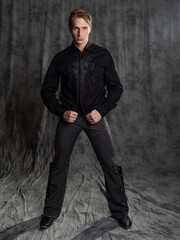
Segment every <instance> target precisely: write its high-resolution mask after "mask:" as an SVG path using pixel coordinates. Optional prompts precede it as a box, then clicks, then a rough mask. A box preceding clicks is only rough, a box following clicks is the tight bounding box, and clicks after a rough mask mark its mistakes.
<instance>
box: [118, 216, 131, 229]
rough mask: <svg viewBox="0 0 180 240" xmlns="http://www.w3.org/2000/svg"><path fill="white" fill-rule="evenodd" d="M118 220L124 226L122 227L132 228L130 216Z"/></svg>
mask: <svg viewBox="0 0 180 240" xmlns="http://www.w3.org/2000/svg"><path fill="white" fill-rule="evenodd" d="M116 220H117V221H118V223H119V225H120V226H121V227H122V228H126V229H128V228H130V227H131V225H132V221H131V219H130V218H129V216H124V217H122V218H116Z"/></svg>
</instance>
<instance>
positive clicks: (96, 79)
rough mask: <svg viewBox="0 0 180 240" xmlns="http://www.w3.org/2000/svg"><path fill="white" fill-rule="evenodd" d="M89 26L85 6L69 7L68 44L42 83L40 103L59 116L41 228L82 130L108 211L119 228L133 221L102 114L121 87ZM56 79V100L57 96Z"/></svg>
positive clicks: (57, 208) (59, 200)
mask: <svg viewBox="0 0 180 240" xmlns="http://www.w3.org/2000/svg"><path fill="white" fill-rule="evenodd" d="M91 26H92V18H91V16H90V14H89V13H88V12H87V11H85V10H82V9H76V10H74V11H73V12H71V14H70V17H69V30H70V32H71V34H72V38H73V41H72V44H71V45H70V46H69V47H67V48H65V49H64V50H62V51H60V52H59V53H57V54H56V55H55V56H54V58H53V59H52V62H51V64H50V66H49V69H48V71H47V74H46V76H45V80H44V82H43V85H42V89H41V96H42V99H43V102H44V104H45V105H46V107H47V108H48V110H49V111H50V112H51V113H53V114H55V115H56V116H58V117H59V121H58V125H57V129H56V137H55V155H54V158H53V161H52V163H50V170H49V178H48V184H47V192H46V198H45V205H44V213H43V215H42V218H41V222H40V228H41V229H47V228H48V227H49V226H50V225H51V224H52V223H53V221H54V219H56V218H58V216H59V214H60V212H61V208H62V204H63V199H64V193H65V187H66V180H67V174H68V167H69V161H70V156H71V153H72V150H73V147H74V145H75V142H76V140H77V137H78V135H79V134H80V132H81V131H82V130H84V131H85V133H86V134H87V136H88V138H89V140H90V142H91V144H92V146H93V148H94V150H95V153H96V155H97V159H98V160H99V162H100V164H101V166H102V170H103V173H104V177H105V187H106V197H107V201H108V205H109V209H110V211H111V214H112V217H113V218H115V219H117V221H118V223H119V225H120V226H121V227H123V228H129V227H130V226H131V224H132V222H131V220H130V218H129V216H128V205H127V197H126V194H125V188H124V183H123V175H122V169H121V167H120V166H116V165H115V163H114V148H113V143H112V139H111V133H110V130H109V127H108V123H107V120H106V117H105V115H106V114H107V113H108V112H109V111H111V110H112V109H113V108H114V107H115V106H116V105H117V102H118V100H119V99H120V96H121V94H122V91H123V88H122V85H121V83H120V81H119V78H118V74H117V72H116V70H115V66H114V62H113V58H112V56H111V54H110V52H109V51H108V50H107V49H105V48H103V47H100V46H98V45H95V44H94V43H92V42H90V41H89V34H90V32H91ZM60 80H61V81H60ZM59 81H60V82H61V89H60V97H59V100H60V101H59V100H58V99H57V98H56V92H57V89H58V85H59ZM105 87H106V88H107V93H108V94H107V96H106V89H105Z"/></svg>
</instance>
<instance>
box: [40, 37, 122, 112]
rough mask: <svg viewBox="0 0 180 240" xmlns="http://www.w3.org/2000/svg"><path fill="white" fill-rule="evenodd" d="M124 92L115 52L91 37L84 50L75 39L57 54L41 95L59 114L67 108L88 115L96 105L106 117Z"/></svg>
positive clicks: (52, 109) (49, 107) (51, 108)
mask: <svg viewBox="0 0 180 240" xmlns="http://www.w3.org/2000/svg"><path fill="white" fill-rule="evenodd" d="M59 82H60V96H59V99H57V98H56V92H57V90H58V85H59ZM122 92H123V87H122V84H121V83H120V80H119V77H118V74H117V71H116V69H115V65H114V61H113V58H112V55H111V53H110V52H109V51H108V50H107V49H106V48H103V47H100V46H98V45H96V44H94V43H92V42H90V41H89V42H88V43H87V44H86V46H85V49H84V50H83V52H81V51H80V50H79V49H78V48H77V47H76V46H75V44H74V43H73V42H72V44H71V45H70V46H69V47H67V48H65V49H64V50H62V51H60V52H59V53H57V54H56V55H55V56H54V58H53V59H52V61H51V63H50V66H49V68H48V71H47V73H46V76H45V79H44V82H43V84H42V89H41V96H42V99H43V102H44V104H45V106H46V107H47V108H48V110H49V111H50V112H51V113H53V114H55V115H57V116H59V117H62V116H63V114H64V112H65V111H66V110H72V111H76V112H78V113H80V112H81V113H83V114H84V115H86V114H87V113H90V112H91V111H92V110H95V109H96V110H97V111H98V112H99V113H100V114H101V116H102V117H104V116H105V115H106V114H107V113H108V112H109V111H110V110H112V109H113V108H114V107H115V106H116V105H117V102H118V101H119V99H120V97H121V94H122ZM106 93H107V94H106Z"/></svg>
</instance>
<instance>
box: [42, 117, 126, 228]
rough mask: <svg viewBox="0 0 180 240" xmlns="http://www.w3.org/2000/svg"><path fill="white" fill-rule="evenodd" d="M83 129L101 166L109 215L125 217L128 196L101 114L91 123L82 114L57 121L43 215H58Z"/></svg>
mask: <svg viewBox="0 0 180 240" xmlns="http://www.w3.org/2000/svg"><path fill="white" fill-rule="evenodd" d="M82 129H83V130H84V131H85V132H86V134H87V136H88V138H89V139H90V141H91V143H92V146H93V148H94V150H95V152H96V155H97V158H98V160H99V162H100V164H101V166H102V170H103V173H104V177H105V186H106V196H107V200H108V204H109V208H110V211H111V214H112V216H113V217H117V218H122V217H124V216H127V215H128V205H127V198H126V194H125V190H124V187H123V184H122V179H121V177H120V174H119V172H118V171H117V168H116V166H115V165H114V149H113V144H112V139H111V134H110V130H109V127H108V123H107V121H106V118H105V117H104V118H103V119H101V120H100V121H99V122H98V123H96V124H93V125H91V124H89V122H88V121H87V120H86V118H85V117H84V116H82V115H79V116H78V118H77V120H76V121H75V122H74V123H66V122H64V120H59V123H58V126H57V130H56V138H55V156H54V159H53V162H52V163H51V165H50V173H49V180H48V186H47V193H46V199H45V206H44V215H45V216H51V217H52V218H57V217H58V216H59V214H60V211H61V208H62V203H63V199H64V192H65V187H66V180H67V173H68V167H69V160H70V156H71V153H72V150H73V147H74V144H75V142H76V139H77V137H78V135H79V133H80V132H81V130H82ZM50 220H51V221H50V223H52V219H50ZM41 225H42V224H41ZM47 227H48V226H47ZM47 227H44V228H47Z"/></svg>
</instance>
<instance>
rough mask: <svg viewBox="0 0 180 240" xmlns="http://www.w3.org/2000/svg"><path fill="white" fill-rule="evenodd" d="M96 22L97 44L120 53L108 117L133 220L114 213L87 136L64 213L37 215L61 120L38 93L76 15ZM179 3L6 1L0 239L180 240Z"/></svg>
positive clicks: (0, 35)
mask: <svg viewBox="0 0 180 240" xmlns="http://www.w3.org/2000/svg"><path fill="white" fill-rule="evenodd" d="M75 8H85V9H86V10H88V11H89V12H90V13H91V15H92V17H93V29H92V32H91V36H90V40H91V41H93V42H94V43H96V44H99V45H101V46H104V47H107V48H108V49H109V50H110V51H111V53H112V54H113V56H114V60H115V62H116V67H117V70H118V72H119V76H120V79H121V82H122V84H123V86H124V93H123V95H122V97H121V100H120V102H119V104H118V106H117V107H116V108H115V109H114V110H113V111H112V112H111V113H109V114H108V115H107V119H108V122H109V125H110V129H111V132H112V136H113V141H114V145H115V149H116V160H117V162H119V164H121V165H122V166H123V169H124V178H125V184H126V189H127V195H128V199H129V206H130V216H131V218H132V220H133V227H132V229H129V230H128V231H127V230H123V229H121V228H119V227H118V225H117V223H116V222H115V221H113V220H112V219H111V218H108V216H109V214H110V213H109V209H108V207H107V202H106V198H105V196H104V194H105V192H104V179H103V175H102V171H101V168H100V166H99V163H98V162H97V161H96V156H95V154H94V151H93V149H92V147H91V145H90V142H89V140H88V138H87V137H86V135H85V134H84V133H83V132H82V133H81V135H80V136H79V138H78V141H77V143H76V145H75V148H74V150H73V154H72V158H71V164H70V169H69V175H68V183H67V189H66V196H65V200H64V205H63V209H62V214H61V215H60V217H59V218H58V220H57V221H56V222H55V223H54V225H53V226H52V227H51V228H50V229H48V230H47V231H46V232H43V233H42V232H40V231H39V230H38V224H39V217H40V215H41V214H42V210H43V202H44V197H45V190H46V184H47V177H48V169H49V163H50V161H51V160H52V157H53V153H54V146H53V144H54V136H55V129H56V124H57V121H58V119H57V117H56V116H53V115H52V114H50V113H49V112H48V111H47V109H46V108H45V107H44V106H43V103H42V100H41V97H40V88H41V84H42V81H43V79H44V76H45V73H46V71H47V68H48V65H49V64H50V61H51V59H52V57H53V56H54V54H56V53H57V52H58V51H60V50H62V49H63V48H65V47H67V46H68V45H69V44H71V35H70V33H69V31H68V17H69V13H70V12H71V11H72V10H74V9H75ZM179 107H180V1H179V0H134V1H133V0H127V1H125V0H109V1H108V0H97V1H96V0H89V1H83V0H79V1H77V0H66V1H65V0H28V1H24V0H14V1H13V0H11V1H10V0H1V1H0V109H1V113H0V176H1V179H0V191H1V195H0V215H1V217H0V231H1V233H0V239H18V240H27V239H34V240H36V239H37V240H39V239H43V240H46V239H64V240H70V239H135V240H136V239H137V240H141V239H148V240H149V239H158V240H159V239H163V240H164V239H167V240H170V239H179V238H180V233H179V230H178V226H179V223H180V205H179V170H180V164H179V157H180V109H179Z"/></svg>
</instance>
